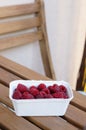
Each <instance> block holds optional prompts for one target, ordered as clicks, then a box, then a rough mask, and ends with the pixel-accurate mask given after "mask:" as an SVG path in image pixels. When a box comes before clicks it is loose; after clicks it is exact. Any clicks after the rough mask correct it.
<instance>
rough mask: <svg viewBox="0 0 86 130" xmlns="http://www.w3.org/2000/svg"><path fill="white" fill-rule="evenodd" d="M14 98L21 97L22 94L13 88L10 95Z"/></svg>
mask: <svg viewBox="0 0 86 130" xmlns="http://www.w3.org/2000/svg"><path fill="white" fill-rule="evenodd" d="M12 97H13V98H14V99H21V98H22V94H21V92H20V91H19V90H15V91H14V93H13V96H12Z"/></svg>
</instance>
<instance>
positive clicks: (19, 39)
mask: <svg viewBox="0 0 86 130" xmlns="http://www.w3.org/2000/svg"><path fill="white" fill-rule="evenodd" d="M42 38H43V36H42V33H41V31H38V32H30V33H25V34H21V35H15V36H10V37H3V38H1V39H0V50H3V49H6V48H12V47H16V46H20V45H24V44H28V43H33V42H35V41H38V40H42Z"/></svg>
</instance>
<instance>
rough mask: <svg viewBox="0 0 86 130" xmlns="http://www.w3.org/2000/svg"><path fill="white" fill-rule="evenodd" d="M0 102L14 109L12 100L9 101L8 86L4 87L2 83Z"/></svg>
mask: <svg viewBox="0 0 86 130" xmlns="http://www.w3.org/2000/svg"><path fill="white" fill-rule="evenodd" d="M0 102H2V103H3V104H6V105H7V106H9V107H10V108H13V104H12V102H11V100H9V89H8V87H7V86H4V85H3V84H1V83H0Z"/></svg>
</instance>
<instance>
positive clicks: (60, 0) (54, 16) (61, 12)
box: [0, 0, 86, 89]
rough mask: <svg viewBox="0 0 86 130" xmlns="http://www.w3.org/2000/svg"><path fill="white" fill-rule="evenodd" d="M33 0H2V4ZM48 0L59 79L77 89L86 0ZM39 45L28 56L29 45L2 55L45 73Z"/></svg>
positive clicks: (47, 9) (51, 36)
mask: <svg viewBox="0 0 86 130" xmlns="http://www.w3.org/2000/svg"><path fill="white" fill-rule="evenodd" d="M30 1H32V0H21V1H17V0H4V1H2V0H0V6H3V5H8V4H16V3H17V4H19V3H27V2H30ZM44 2H45V11H46V21H47V31H48V36H49V43H50V49H51V54H52V60H53V64H54V69H55V73H56V77H57V79H58V80H65V81H68V82H69V83H70V84H71V86H72V88H73V89H75V85H76V79H77V76H78V70H79V67H80V61H81V57H82V52H83V46H84V40H85V31H86V17H85V12H86V8H85V7H86V0H66V1H65V0H44ZM35 47H37V50H38V51H36V52H35V51H33V45H30V50H29V51H30V55H29V56H28V57H27V56H26V58H25V57H24V55H27V53H26V50H27V52H28V46H24V48H23V47H21V48H20V49H19V50H18V48H15V49H13V50H14V52H15V53H14V52H13V51H12V50H11V51H9V50H8V51H5V52H1V54H2V55H5V56H7V57H9V58H11V59H13V58H14V60H15V61H17V62H19V63H21V64H23V65H25V66H29V67H30V68H33V69H34V70H36V71H38V72H41V73H42V74H44V70H43V66H42V62H41V57H40V58H39V59H37V58H36V56H37V57H38V56H39V48H38V46H35ZM33 52H35V53H36V54H34V53H33ZM17 55H18V56H17ZM21 55H22V58H20V56H21ZM29 58H30V60H28V59H29ZM37 62H38V63H37Z"/></svg>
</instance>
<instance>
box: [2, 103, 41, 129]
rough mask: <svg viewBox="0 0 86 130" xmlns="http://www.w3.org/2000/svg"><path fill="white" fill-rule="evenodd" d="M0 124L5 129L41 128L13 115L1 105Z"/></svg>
mask: <svg viewBox="0 0 86 130" xmlns="http://www.w3.org/2000/svg"><path fill="white" fill-rule="evenodd" d="M0 124H2V125H3V127H5V128H7V130H8V129H9V130H28V129H30V130H41V129H40V128H38V127H37V126H35V125H34V124H32V123H30V122H29V121H27V120H25V119H24V118H22V117H21V118H20V117H18V116H15V113H13V112H11V111H10V110H9V109H7V108H5V107H4V106H2V105H0Z"/></svg>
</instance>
